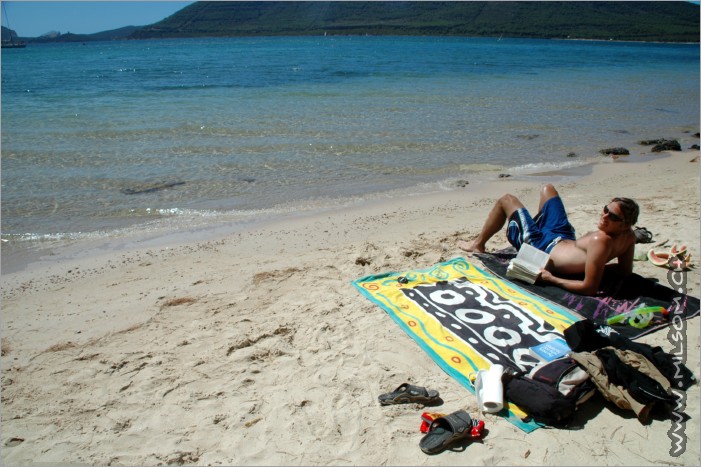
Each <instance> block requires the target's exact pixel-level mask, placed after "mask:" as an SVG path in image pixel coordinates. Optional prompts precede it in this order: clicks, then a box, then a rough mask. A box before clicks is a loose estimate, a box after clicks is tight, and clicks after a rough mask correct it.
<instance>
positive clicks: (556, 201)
mask: <svg viewBox="0 0 701 467" xmlns="http://www.w3.org/2000/svg"><path fill="white" fill-rule="evenodd" d="M506 238H507V239H508V240H509V243H511V244H512V245H513V246H514V247H515V248H516V249H517V250H518V249H520V248H521V245H522V244H523V243H528V244H529V245H532V246H534V247H536V248H538V249H539V250H541V251H544V252H546V253H550V251H551V250H552V249H553V247H554V246H555V245H557V242H559V241H560V240H574V239H575V238H576V237H575V233H574V227H572V224H570V221H569V220H568V219H567V213H566V212H565V205H564V204H562V200H561V199H560V197H559V196H555V197H554V198H550V199H549V200H547V201H546V202H545V204H544V205H543V209H542V210H541V211H540V212H539V213H538V214H537V215H536V216H535V218H532V217H531V215H530V213H529V212H528V210H527V209H526V208H520V209H517V210H516V211H514V213H513V214H512V215H511V217H510V218H509V224H508V225H507V227H506Z"/></svg>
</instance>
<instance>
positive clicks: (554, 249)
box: [458, 184, 640, 295]
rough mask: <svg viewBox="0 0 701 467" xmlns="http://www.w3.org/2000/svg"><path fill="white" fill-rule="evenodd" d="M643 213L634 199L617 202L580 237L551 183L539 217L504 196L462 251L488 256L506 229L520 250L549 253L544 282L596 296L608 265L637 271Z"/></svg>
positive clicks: (621, 272) (545, 189) (621, 271)
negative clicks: (527, 247) (491, 245)
mask: <svg viewBox="0 0 701 467" xmlns="http://www.w3.org/2000/svg"><path fill="white" fill-rule="evenodd" d="M639 212H640V209H639V208H638V204H637V203H636V202H635V201H633V200H632V199H629V198H614V199H612V200H611V202H609V204H607V205H606V206H604V209H603V212H602V213H601V218H600V219H599V224H598V225H597V229H598V230H595V231H593V232H589V233H587V234H586V235H584V236H583V237H581V238H579V239H577V238H576V237H575V233H574V228H573V227H572V225H571V224H570V222H569V220H568V219H567V213H566V212H565V206H564V205H563V204H562V200H561V199H560V195H559V194H558V192H557V190H556V189H555V187H553V186H552V185H550V184H547V185H545V186H543V188H542V189H541V191H540V205H539V207H538V214H537V215H536V216H535V217H534V218H532V217H531V215H530V213H529V212H528V210H527V209H526V208H525V207H524V206H523V203H521V201H519V199H518V198H516V197H515V196H513V195H510V194H506V195H504V196H502V197H501V198H499V199H498V200H497V202H496V204H495V205H494V207H493V208H492V210H491V212H490V213H489V216H487V220H486V221H485V223H484V227H482V231H481V232H480V234H479V235H478V236H477V238H475V239H474V240H473V241H472V242H469V243H468V242H465V241H460V242H458V247H459V248H461V249H463V250H465V251H468V252H474V251H478V252H484V248H485V244H486V243H487V241H488V240H489V239H490V238H492V237H493V236H494V234H496V233H497V232H499V230H501V228H502V227H503V226H504V223H505V222H506V220H507V219H508V220H509V223H508V225H507V227H506V236H507V238H508V240H509V243H511V244H512V245H513V246H514V247H515V248H516V249H519V248H520V247H521V245H522V244H523V243H528V244H530V245H532V246H534V247H536V248H538V249H539V250H542V251H544V252H546V253H549V254H550V260H549V261H548V264H547V265H546V267H545V269H543V270H542V271H541V273H540V276H539V280H540V281H541V282H545V283H550V284H554V285H556V286H558V287H561V288H563V289H565V290H568V291H570V292H574V293H578V294H582V295H593V294H595V293H596V291H597V290H598V289H599V284H600V283H601V278H602V277H603V275H604V270H605V269H606V268H607V266H606V263H608V262H609V261H611V260H612V259H613V258H618V264H611V265H610V266H609V267H611V268H615V270H616V273H617V274H618V275H620V276H621V277H625V276H628V275H630V274H631V273H632V272H633V254H634V250H635V234H634V233H633V229H632V227H633V225H634V224H635V223H636V222H637V221H638V213H639ZM582 273H584V278H583V279H582V280H577V279H565V278H563V277H559V276H562V275H572V274H582Z"/></svg>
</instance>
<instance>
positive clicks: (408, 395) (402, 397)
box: [377, 383, 439, 405]
mask: <svg viewBox="0 0 701 467" xmlns="http://www.w3.org/2000/svg"><path fill="white" fill-rule="evenodd" d="M377 399H378V400H379V401H380V405H392V404H410V403H412V402H418V403H420V404H430V403H433V402H437V401H438V400H439V397H438V391H434V390H432V389H426V388H424V387H422V386H414V385H413V384H409V383H404V384H402V385H401V386H399V387H398V388H397V389H395V390H394V391H392V392H388V393H385V394H380V395H379V396H378V397H377Z"/></svg>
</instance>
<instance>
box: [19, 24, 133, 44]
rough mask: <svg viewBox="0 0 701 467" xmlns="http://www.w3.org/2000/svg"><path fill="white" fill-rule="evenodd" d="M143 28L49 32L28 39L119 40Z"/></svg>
mask: <svg viewBox="0 0 701 467" xmlns="http://www.w3.org/2000/svg"><path fill="white" fill-rule="evenodd" d="M139 29H141V28H140V27H138V26H125V27H123V28H119V29H112V30H109V31H102V32H96V33H94V34H73V33H70V32H68V33H65V34H56V35H53V34H49V35H44V36H39V37H36V38H33V39H27V40H28V41H29V42H90V41H117V40H122V39H128V38H129V37H130V36H131V35H132V34H134V32H135V31H138V30H139Z"/></svg>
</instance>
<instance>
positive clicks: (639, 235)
mask: <svg viewBox="0 0 701 467" xmlns="http://www.w3.org/2000/svg"><path fill="white" fill-rule="evenodd" d="M633 233H634V234H635V243H652V232H650V231H649V230H647V229H646V228H645V227H636V228H635V230H633Z"/></svg>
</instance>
